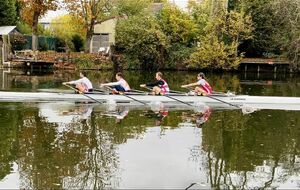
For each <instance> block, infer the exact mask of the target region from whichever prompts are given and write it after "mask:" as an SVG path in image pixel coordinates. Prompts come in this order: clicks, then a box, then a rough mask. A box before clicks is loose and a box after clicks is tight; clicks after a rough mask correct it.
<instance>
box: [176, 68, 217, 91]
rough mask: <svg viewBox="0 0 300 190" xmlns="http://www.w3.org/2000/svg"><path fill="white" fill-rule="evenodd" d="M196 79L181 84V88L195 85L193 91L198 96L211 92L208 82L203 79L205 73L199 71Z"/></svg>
mask: <svg viewBox="0 0 300 190" xmlns="http://www.w3.org/2000/svg"><path fill="white" fill-rule="evenodd" d="M197 79H198V81H197V82H195V83H191V84H187V85H182V86H181V87H182V88H187V87H193V86H196V87H195V92H196V93H197V95H200V96H206V95H210V94H212V87H211V86H210V84H209V83H208V82H207V81H206V80H205V75H204V73H199V74H198V75H197Z"/></svg>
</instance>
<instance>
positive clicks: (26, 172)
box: [19, 107, 118, 189]
mask: <svg viewBox="0 0 300 190" xmlns="http://www.w3.org/2000/svg"><path fill="white" fill-rule="evenodd" d="M80 110H81V108H78V107H76V108H75V109H74V110H73V111H71V112H69V113H75V112H78V111H80ZM36 111H37V110H33V111H32V113H31V114H30V115H24V117H23V121H24V125H23V129H22V131H21V133H20V137H19V139H20V157H21V158H22V159H21V160H20V163H19V165H20V170H21V171H20V172H21V173H22V175H21V176H22V179H21V181H22V188H34V189H41V188H44V187H48V188H67V189H74V188H76V189H77V188H80V189H84V188H85V189H92V188H94V189H102V188H107V187H113V186H115V185H116V184H117V181H116V182H115V183H116V184H113V182H112V181H111V179H112V178H113V176H114V174H115V173H116V172H117V165H118V160H117V155H116V152H115V149H116V147H115V145H114V143H112V138H111V136H110V135H109V133H108V132H107V131H105V130H103V128H102V126H101V125H99V124H98V123H97V122H95V115H94V114H93V113H92V114H91V116H90V117H89V118H86V119H80V120H78V119H76V120H73V121H72V122H70V123H48V122H46V121H47V118H44V117H39V116H38V115H39V114H37V113H35V112H36ZM65 114H66V113H65ZM82 121H84V122H82ZM59 125H62V126H59ZM59 127H63V128H64V130H62V131H61V132H62V134H58V131H56V129H57V128H59Z"/></svg>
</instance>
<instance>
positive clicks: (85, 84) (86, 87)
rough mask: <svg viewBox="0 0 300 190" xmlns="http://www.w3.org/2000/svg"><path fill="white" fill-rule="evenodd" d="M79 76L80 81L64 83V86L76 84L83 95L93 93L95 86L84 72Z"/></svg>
mask: <svg viewBox="0 0 300 190" xmlns="http://www.w3.org/2000/svg"><path fill="white" fill-rule="evenodd" d="M79 75H80V79H78V80H74V81H69V82H64V83H63V84H64V85H66V84H74V85H75V88H76V89H77V90H78V92H81V93H87V92H93V85H92V83H91V81H90V80H89V79H88V78H87V77H86V73H85V72H84V71H81V72H80V74H79Z"/></svg>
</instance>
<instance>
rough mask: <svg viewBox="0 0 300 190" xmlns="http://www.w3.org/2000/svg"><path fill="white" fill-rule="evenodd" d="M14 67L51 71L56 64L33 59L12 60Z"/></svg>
mask: <svg viewBox="0 0 300 190" xmlns="http://www.w3.org/2000/svg"><path fill="white" fill-rule="evenodd" d="M12 63H13V65H16V66H17V67H23V68H26V69H30V70H33V69H39V70H42V69H49V68H53V65H54V62H49V61H43V60H33V59H14V60H12Z"/></svg>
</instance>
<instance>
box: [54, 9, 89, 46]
mask: <svg viewBox="0 0 300 190" xmlns="http://www.w3.org/2000/svg"><path fill="white" fill-rule="evenodd" d="M50 30H51V33H52V35H54V36H55V37H57V38H59V39H60V40H62V41H63V42H64V43H65V44H66V45H67V46H68V47H69V48H71V49H74V45H73V43H72V39H73V37H74V36H77V37H78V36H79V37H80V38H81V39H84V38H85V35H86V30H85V28H84V23H83V20H82V19H81V18H80V17H75V16H73V15H69V14H67V15H62V16H58V17H55V18H54V19H52V21H51V23H50Z"/></svg>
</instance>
